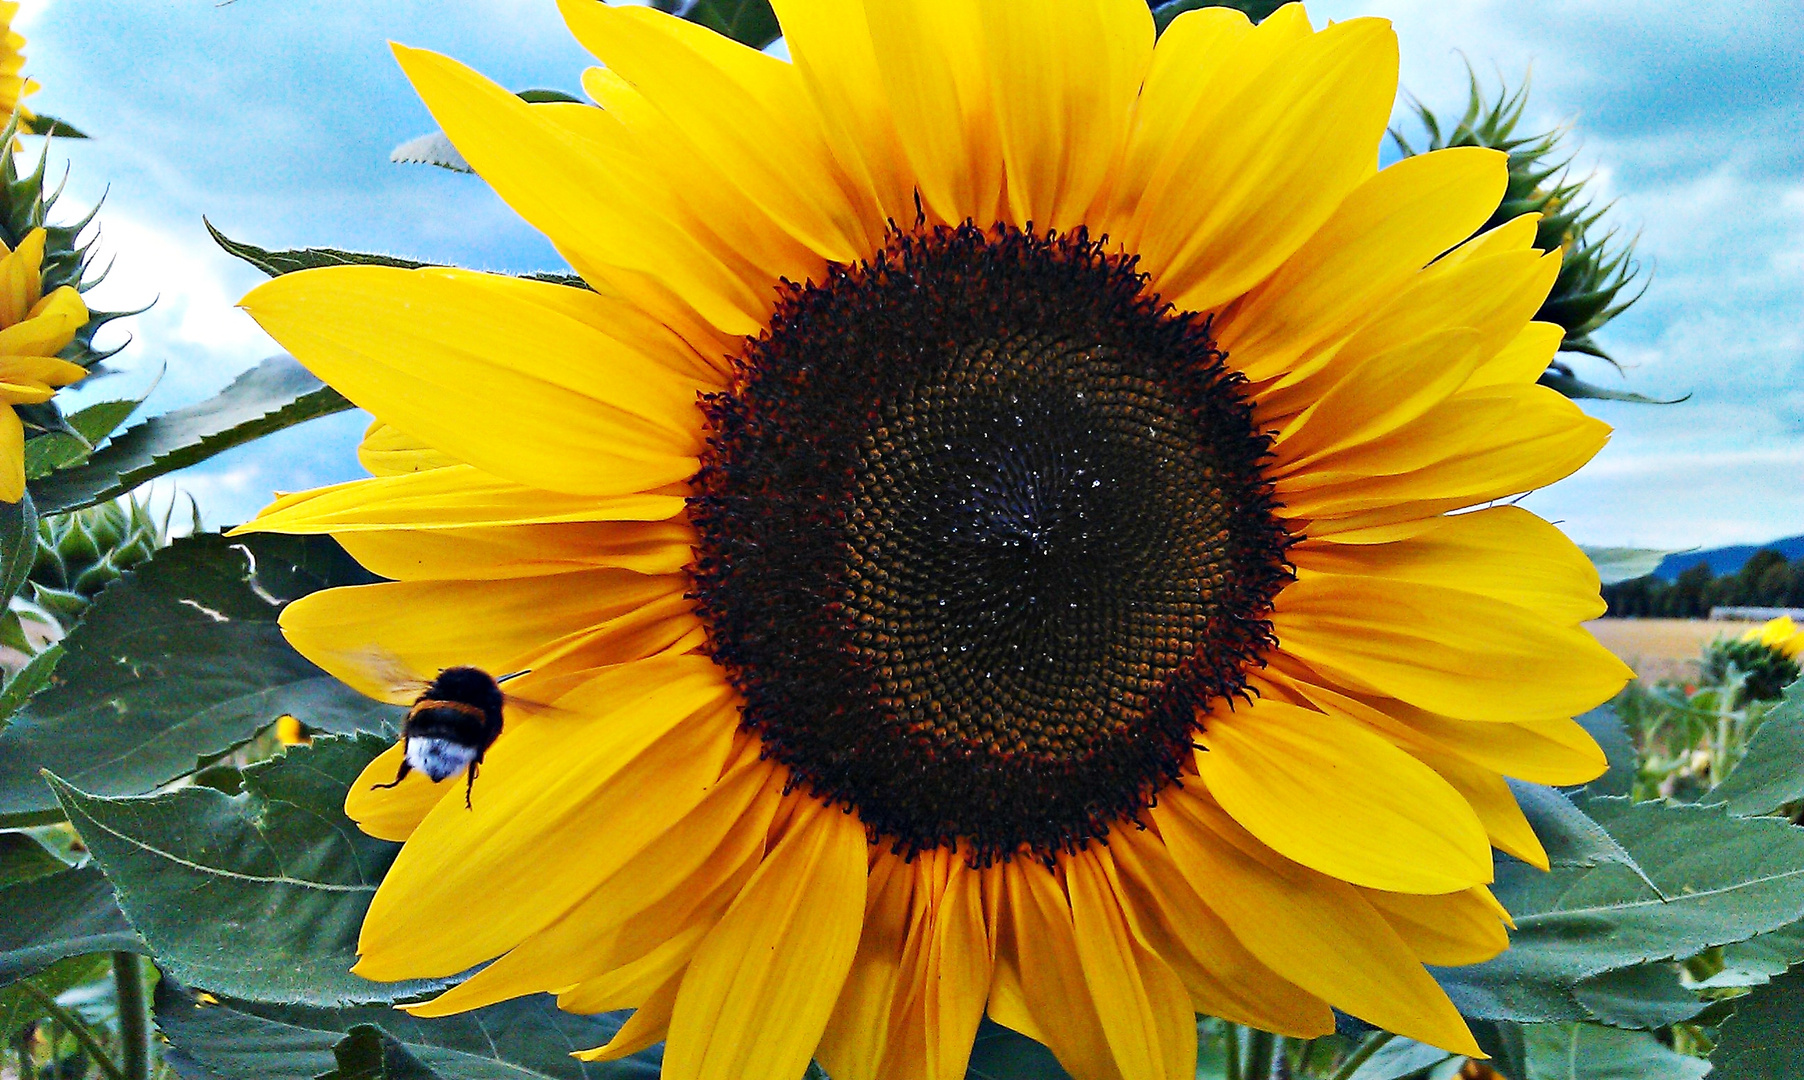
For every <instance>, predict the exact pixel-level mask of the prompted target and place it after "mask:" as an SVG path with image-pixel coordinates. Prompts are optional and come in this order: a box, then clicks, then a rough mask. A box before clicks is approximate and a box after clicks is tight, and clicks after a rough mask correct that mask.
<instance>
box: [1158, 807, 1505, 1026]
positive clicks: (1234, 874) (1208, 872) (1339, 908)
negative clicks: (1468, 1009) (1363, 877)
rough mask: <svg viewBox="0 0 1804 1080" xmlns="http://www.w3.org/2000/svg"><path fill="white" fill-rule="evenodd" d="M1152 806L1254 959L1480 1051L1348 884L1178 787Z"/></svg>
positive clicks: (1182, 860) (1390, 1020)
mask: <svg viewBox="0 0 1804 1080" xmlns="http://www.w3.org/2000/svg"><path fill="white" fill-rule="evenodd" d="M1150 813H1151V816H1152V818H1153V820H1154V821H1155V822H1156V823H1157V825H1158V828H1159V833H1160V835H1161V836H1163V837H1164V838H1165V842H1166V844H1167V845H1168V846H1169V847H1170V848H1171V853H1172V855H1173V857H1174V859H1175V861H1176V863H1177V865H1178V867H1179V869H1180V870H1182V871H1183V873H1184V876H1185V877H1187V878H1188V879H1189V880H1190V883H1191V886H1192V887H1193V888H1195V889H1196V890H1197V892H1198V894H1199V895H1202V896H1203V897H1205V898H1206V899H1207V901H1208V903H1209V906H1210V907H1212V908H1214V909H1215V911H1216V913H1217V914H1219V915H1220V916H1221V917H1222V919H1223V920H1224V921H1225V922H1226V923H1227V924H1228V925H1229V927H1231V928H1232V929H1233V931H1234V933H1235V935H1236V936H1238V937H1239V938H1240V940H1241V942H1242V943H1243V944H1245V945H1246V947H1247V948H1248V949H1249V950H1251V951H1252V953H1253V954H1254V955H1255V956H1257V957H1259V959H1260V960H1261V961H1262V962H1264V963H1265V964H1267V965H1268V966H1270V967H1271V968H1272V969H1273V970H1275V971H1277V972H1278V973H1279V974H1280V975H1282V976H1284V977H1285V978H1287V979H1290V980H1291V981H1292V982H1295V983H1296V984H1297V985H1298V986H1301V987H1302V988H1303V989H1305V990H1308V991H1309V992H1311V993H1313V994H1316V995H1318V996H1320V997H1321V998H1323V999H1324V1000H1326V1001H1327V1002H1329V1003H1330V1004H1332V1005H1334V1006H1335V1007H1336V1008H1338V1009H1341V1010H1343V1011H1345V1012H1349V1013H1352V1014H1353V1015H1354V1016H1357V1017H1359V1018H1360V1019H1362V1020H1365V1021H1367V1022H1368V1023H1371V1024H1374V1025H1376V1026H1378V1027H1381V1028H1384V1029H1385V1030H1387V1031H1394V1032H1396V1033H1397V1034H1399V1035H1404V1036H1407V1037H1409V1038H1412V1039H1416V1040H1418V1041H1420V1042H1425V1043H1428V1044H1430V1045H1432V1046H1439V1047H1441V1048H1443V1049H1446V1050H1451V1051H1453V1052H1454V1053H1460V1054H1467V1055H1469V1056H1473V1057H1478V1056H1482V1054H1481V1052H1480V1051H1479V1049H1478V1044H1477V1043H1476V1042H1474V1041H1473V1039H1472V1035H1471V1032H1470V1031H1468V1030H1467V1028H1466V1024H1465V1021H1463V1020H1461V1019H1460V1016H1459V1013H1458V1012H1457V1011H1455V1009H1454V1008H1453V1004H1452V1002H1450V1001H1448V1000H1447V995H1446V994H1445V993H1444V992H1442V990H1441V988H1440V986H1439V985H1437V984H1436V983H1435V981H1434V979H1432V978H1431V977H1429V974H1428V972H1426V971H1424V970H1423V969H1422V967H1421V966H1420V965H1419V964H1417V963H1416V961H1415V958H1414V956H1413V954H1412V952H1411V950H1410V948H1409V946H1408V945H1407V944H1406V943H1405V942H1404V940H1403V939H1402V938H1401V937H1400V936H1399V935H1398V934H1397V932H1396V931H1395V930H1393V929H1392V928H1391V926H1390V924H1389V923H1387V922H1386V921H1385V920H1384V919H1383V917H1382V916H1380V915H1379V914H1378V912H1377V911H1376V910H1375V909H1374V908H1373V907H1372V905H1371V904H1370V903H1368V902H1367V901H1366V900H1365V899H1364V898H1363V897H1361V896H1360V894H1359V892H1358V891H1357V890H1356V889H1354V888H1353V886H1351V885H1348V884H1346V883H1345V882H1341V881H1336V880H1334V879H1333V878H1329V877H1326V876H1324V875H1321V874H1317V873H1315V872H1314V871H1312V870H1308V869H1306V868H1304V867H1301V866H1298V865H1297V864H1295V863H1292V862H1289V861H1288V860H1285V859H1281V858H1279V857H1277V856H1276V855H1274V854H1273V853H1272V852H1270V851H1269V850H1268V849H1266V848H1265V847H1264V845H1262V844H1260V843H1259V841H1258V840H1256V839H1254V838H1253V837H1252V836H1251V835H1250V834H1249V833H1247V832H1246V831H1245V830H1244V829H1241V828H1240V827H1239V826H1238V825H1236V824H1235V823H1234V820H1233V819H1232V818H1230V817H1229V816H1228V815H1227V814H1225V813H1223V812H1222V811H1220V810H1218V809H1216V808H1215V807H1213V806H1210V805H1209V804H1207V803H1206V802H1204V801H1202V800H1201V799H1198V798H1197V797H1195V796H1194V795H1192V794H1191V793H1189V792H1188V791H1186V790H1184V789H1182V788H1173V789H1168V792H1167V794H1166V796H1165V797H1164V798H1161V799H1160V801H1159V804H1158V805H1157V806H1155V807H1153V809H1152V810H1151V812H1150Z"/></svg>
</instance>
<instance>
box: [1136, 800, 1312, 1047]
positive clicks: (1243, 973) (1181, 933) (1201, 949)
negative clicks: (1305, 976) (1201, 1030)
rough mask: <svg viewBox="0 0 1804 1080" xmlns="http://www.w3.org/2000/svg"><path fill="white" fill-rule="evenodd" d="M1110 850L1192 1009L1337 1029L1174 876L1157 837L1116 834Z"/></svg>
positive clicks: (1291, 1031) (1293, 1031)
mask: <svg viewBox="0 0 1804 1080" xmlns="http://www.w3.org/2000/svg"><path fill="white" fill-rule="evenodd" d="M1109 851H1110V853H1111V855H1112V856H1113V858H1114V860H1115V865H1116V867H1117V868H1118V869H1119V870H1120V873H1121V881H1122V885H1123V888H1124V889H1125V891H1126V893H1127V895H1128V897H1129V898H1130V902H1131V904H1132V905H1133V909H1134V911H1135V913H1136V914H1137V925H1138V926H1139V927H1140V929H1141V932H1142V933H1144V934H1145V935H1146V936H1147V939H1148V941H1149V943H1150V944H1151V946H1152V948H1153V949H1154V951H1156V952H1157V953H1158V954H1159V955H1160V956H1161V957H1163V958H1164V959H1165V961H1166V962H1167V963H1169V964H1171V965H1172V967H1173V968H1174V969H1175V970H1176V971H1177V972H1178V975H1179V976H1180V977H1181V978H1182V979H1183V980H1184V985H1185V986H1187V987H1188V988H1189V990H1190V1001H1191V1004H1192V1006H1193V1007H1194V1008H1195V1009H1196V1011H1197V1012H1199V1013H1205V1014H1207V1015H1209V1016H1219V1017H1221V1018H1222V1019H1224V1020H1231V1021H1233V1022H1234V1023H1237V1024H1246V1025H1248V1026H1251V1027H1256V1028H1260V1029H1262V1030H1265V1031H1275V1032H1277V1033H1278V1034H1280V1035H1289V1036H1291V1037H1293V1038H1299V1039H1312V1038H1315V1037H1317V1036H1320V1035H1326V1034H1328V1033H1329V1032H1330V1031H1333V1030H1334V1014H1333V1012H1332V1011H1331V1010H1330V1009H1329V1008H1328V1004H1327V1002H1325V1001H1323V1000H1322V999H1320V998H1318V997H1316V996H1315V995H1314V994H1311V993H1309V992H1307V991H1305V990H1303V989H1301V988H1300V987H1298V986H1297V985H1296V984H1295V983H1293V982H1291V981H1290V980H1288V979H1285V978H1282V977H1280V976H1279V975H1278V974H1277V973H1276V972H1274V971H1273V970H1272V969H1270V968H1268V967H1266V966H1265V965H1264V964H1262V963H1260V962H1259V961H1258V959H1257V958H1255V957H1254V956H1253V954H1252V953H1250V952H1248V951H1247V949H1246V946H1244V945H1242V944H1241V943H1240V939H1239V938H1237V937H1235V936H1234V934H1233V932H1232V931H1230V930H1229V929H1228V927H1227V925H1226V924H1225V923H1223V922H1222V921H1221V917H1220V916H1218V915H1216V914H1215V912H1213V911H1211V910H1210V909H1209V907H1208V905H1207V904H1205V903H1204V902H1203V900H1202V898H1201V897H1199V896H1198V895H1197V893H1196V890H1195V889H1192V888H1191V887H1190V883H1189V882H1188V881H1186V880H1185V879H1184V877H1183V875H1182V874H1181V873H1179V871H1178V868H1177V865H1176V864H1175V863H1174V862H1172V858H1171V852H1170V851H1168V850H1167V849H1166V847H1165V843H1164V841H1163V840H1161V839H1160V838H1159V835H1158V834H1157V833H1155V832H1153V831H1152V830H1150V829H1149V830H1145V831H1142V830H1139V829H1120V830H1117V831H1116V832H1115V833H1113V834H1112V835H1111V836H1110V837H1109Z"/></svg>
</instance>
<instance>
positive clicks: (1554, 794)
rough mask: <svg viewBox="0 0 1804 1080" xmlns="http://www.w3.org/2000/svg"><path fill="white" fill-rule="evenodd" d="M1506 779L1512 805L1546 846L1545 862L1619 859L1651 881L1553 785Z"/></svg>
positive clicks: (1587, 863) (1591, 863) (1594, 862)
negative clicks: (1513, 798)
mask: <svg viewBox="0 0 1804 1080" xmlns="http://www.w3.org/2000/svg"><path fill="white" fill-rule="evenodd" d="M1508 783H1509V785H1510V794H1512V795H1514V796H1515V797H1516V805H1517V806H1520V807H1521V808H1522V815H1523V817H1525V818H1527V819H1528V823H1529V826H1530V827H1531V828H1533V829H1534V830H1535V836H1536V837H1538V838H1539V839H1540V841H1541V846H1542V847H1543V848H1544V849H1546V851H1547V861H1548V863H1549V865H1552V866H1596V865H1598V864H1599V863H1607V862H1613V863H1621V864H1622V865H1623V866H1626V867H1628V868H1629V869H1630V870H1632V871H1634V873H1635V876H1636V877H1639V878H1640V879H1641V880H1642V881H1645V882H1647V883H1648V884H1649V885H1650V886H1651V885H1653V881H1652V880H1650V879H1649V878H1648V876H1647V873H1646V872H1645V871H1643V870H1642V869H1641V866H1640V865H1639V864H1638V863H1636V862H1635V859H1634V857H1633V856H1632V855H1630V854H1629V853H1628V852H1627V851H1625V850H1623V847H1622V845H1621V844H1618V843H1617V842H1616V840H1615V838H1613V837H1612V836H1611V835H1610V834H1609V833H1607V832H1605V831H1604V829H1603V826H1601V825H1599V824H1598V823H1597V822H1595V821H1593V820H1591V818H1590V817H1589V816H1588V815H1587V814H1586V813H1585V812H1584V811H1583V810H1580V809H1579V808H1578V807H1577V806H1575V805H1574V804H1573V802H1572V800H1571V799H1568V798H1567V797H1566V796H1565V795H1563V794H1562V793H1560V792H1559V791H1558V790H1557V789H1554V788H1550V787H1547V786H1546V785H1543V784H1531V783H1529V782H1528V781H1526V780H1515V779H1511V780H1509V781H1508ZM1656 891H1657V890H1656Z"/></svg>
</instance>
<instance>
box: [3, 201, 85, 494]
mask: <svg viewBox="0 0 1804 1080" xmlns="http://www.w3.org/2000/svg"><path fill="white" fill-rule="evenodd" d="M45 240H46V234H45V232H44V230H43V229H41V228H38V229H33V230H31V231H30V232H29V233H26V234H25V239H24V240H21V241H20V242H19V246H18V248H17V249H16V250H12V251H8V250H7V249H6V244H5V243H4V242H0V403H3V404H4V405H5V406H6V407H5V408H0V501H5V502H15V503H16V502H18V501H19V499H20V498H21V497H22V496H23V495H24V494H25V427H24V425H23V424H21V423H20V422H19V414H18V413H17V412H15V411H14V410H13V409H12V408H11V406H14V405H36V404H39V403H41V402H45V401H49V400H50V399H51V397H52V396H54V395H55V394H56V391H57V388H58V387H62V386H68V385H69V384H70V383H72V382H76V381H78V380H80V379H82V378H85V377H86V376H87V374H88V371H87V369H86V368H84V367H82V366H81V365H80V364H72V363H70V362H69V361H67V360H59V359H57V357H56V354H57V353H59V352H61V351H62V350H63V348H64V347H65V346H67V345H68V344H69V343H70V342H71V341H74V340H75V332H76V331H77V330H80V329H81V328H82V326H83V325H85V324H86V323H87V321H88V306H87V304H85V303H83V302H82V298H81V294H80V293H78V292H76V291H75V288H74V287H73V286H69V285H64V286H61V287H59V288H56V289H53V290H52V291H51V293H50V295H49V296H45V295H44V283H43V277H42V270H43V265H44V242H45Z"/></svg>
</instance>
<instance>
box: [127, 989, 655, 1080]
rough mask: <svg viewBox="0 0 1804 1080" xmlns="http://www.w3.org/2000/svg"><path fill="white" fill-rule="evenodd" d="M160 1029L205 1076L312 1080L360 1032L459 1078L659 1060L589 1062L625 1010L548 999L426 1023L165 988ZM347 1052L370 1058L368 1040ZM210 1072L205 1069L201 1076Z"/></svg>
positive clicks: (504, 1078)
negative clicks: (562, 1007)
mask: <svg viewBox="0 0 1804 1080" xmlns="http://www.w3.org/2000/svg"><path fill="white" fill-rule="evenodd" d="M156 1016H157V1026H158V1027H159V1028H161V1029H162V1031H163V1034H164V1035H165V1036H166V1037H167V1038H168V1039H169V1042H170V1045H171V1046H172V1047H173V1048H174V1050H175V1052H176V1053H175V1054H172V1055H171V1056H172V1059H174V1060H176V1061H177V1062H178V1064H179V1065H181V1066H184V1067H183V1069H182V1071H183V1072H184V1073H185V1074H186V1075H189V1076H194V1077H205V1078H207V1080H313V1078H315V1077H319V1076H324V1075H326V1074H327V1073H329V1072H331V1071H332V1070H334V1069H337V1068H339V1067H340V1063H341V1058H340V1056H339V1054H338V1053H336V1052H335V1051H336V1050H337V1048H338V1047H340V1046H341V1045H342V1044H344V1043H345V1041H346V1040H347V1038H348V1037H351V1035H352V1032H354V1031H355V1030H356V1029H358V1028H364V1027H367V1028H373V1029H375V1030H376V1031H379V1032H381V1033H382V1034H383V1035H385V1036H387V1037H388V1038H389V1039H392V1040H394V1041H395V1042H396V1043H398V1044H399V1045H400V1047H401V1048H402V1049H403V1050H405V1051H406V1052H407V1054H408V1055H410V1056H411V1057H412V1058H413V1059H414V1060H415V1061H416V1062H417V1063H419V1065H420V1066H422V1067H424V1068H426V1069H430V1070H431V1071H432V1072H434V1073H436V1074H437V1075H440V1076H445V1077H457V1078H460V1080H654V1078H655V1077H656V1076H657V1075H658V1065H657V1062H658V1055H657V1054H656V1052H655V1051H652V1052H641V1053H638V1054H634V1055H632V1056H631V1057H629V1058H626V1059H624V1060H622V1061H617V1062H582V1061H578V1060H576V1059H575V1058H573V1057H571V1056H570V1053H571V1052H572V1051H575V1050H583V1049H587V1048H589V1047H592V1046H600V1045H602V1044H604V1043H606V1042H607V1041H608V1040H609V1039H611V1038H613V1036H614V1032H616V1031H618V1030H619V1028H620V1023H621V1020H622V1019H623V1017H622V1016H621V1014H618V1013H603V1014H601V1015H599V1016H577V1015H575V1014H572V1013H566V1012H560V1011H559V1010H558V1008H557V1006H556V1004H555V1003H554V1002H553V1000H552V998H551V997H550V995H545V994H540V995H535V996H533V997H526V998H517V999H515V1000H513V1001H507V1002H502V1003H501V1004H499V1005H491V1006H488V1007H487V1008H483V1009H477V1010H475V1011H473V1012H468V1013H463V1014H460V1015H458V1016H450V1017H445V1018H443V1019H436V1020H420V1019H416V1018H414V1017H411V1016H408V1015H407V1014H406V1013H402V1012H397V1011H396V1010H394V1009H390V1008H386V1007H383V1006H364V1007H362V1008H349V1009H319V1008H307V1007H304V1006H273V1005H267V1004H258V1003H252V1002H240V1001H223V1002H220V1003H219V1004H216V1005H203V1004H201V1003H199V1002H197V1001H196V1000H195V998H194V997H193V996H192V995H190V994H188V993H185V992H183V991H181V990H179V989H177V988H175V987H172V986H170V985H169V983H168V982H164V983H163V984H162V985H161V986H159V987H158V988H157V998H156ZM356 1038H357V1039H358V1040H359V1041H360V1042H361V1043H362V1048H360V1047H359V1046H358V1045H357V1043H353V1044H352V1046H351V1047H349V1048H347V1053H349V1052H350V1051H356V1052H358V1053H365V1052H367V1051H366V1049H364V1048H367V1047H368V1045H369V1044H368V1041H367V1040H368V1036H367V1035H365V1036H357V1037H356ZM195 1070H204V1071H195Z"/></svg>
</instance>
